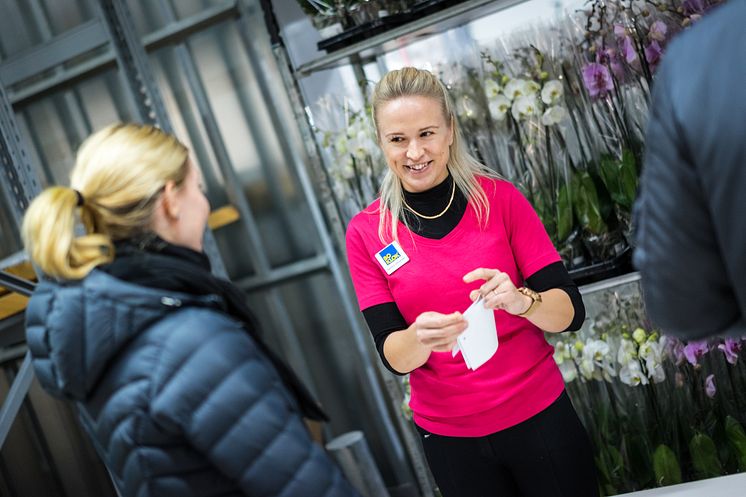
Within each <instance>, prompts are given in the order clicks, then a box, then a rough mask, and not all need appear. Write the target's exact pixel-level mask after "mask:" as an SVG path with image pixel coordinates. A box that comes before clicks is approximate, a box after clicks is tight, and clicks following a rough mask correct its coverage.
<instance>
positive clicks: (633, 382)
mask: <svg viewBox="0 0 746 497" xmlns="http://www.w3.org/2000/svg"><path fill="white" fill-rule="evenodd" d="M619 379H620V380H622V383H624V384H625V385H629V386H631V387H636V386H638V385H647V384H648V378H647V376H645V374H644V373H643V372H642V367H641V366H640V362H639V361H637V360H634V361H630V362H628V363H627V364H625V365H624V367H623V368H622V369H620V370H619Z"/></svg>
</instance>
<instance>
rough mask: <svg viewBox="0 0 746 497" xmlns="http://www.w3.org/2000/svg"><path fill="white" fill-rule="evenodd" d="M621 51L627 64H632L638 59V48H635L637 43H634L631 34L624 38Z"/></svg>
mask: <svg viewBox="0 0 746 497" xmlns="http://www.w3.org/2000/svg"><path fill="white" fill-rule="evenodd" d="M621 51H622V55H623V56H624V60H626V61H627V64H631V63H633V62H634V61H636V60H637V50H635V44H634V43H632V38H630V37H629V36H625V37H624V38H622V46H621Z"/></svg>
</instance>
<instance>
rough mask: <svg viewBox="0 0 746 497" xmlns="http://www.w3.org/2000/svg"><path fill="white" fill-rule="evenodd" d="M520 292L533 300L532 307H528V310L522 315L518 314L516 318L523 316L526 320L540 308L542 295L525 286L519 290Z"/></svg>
mask: <svg viewBox="0 0 746 497" xmlns="http://www.w3.org/2000/svg"><path fill="white" fill-rule="evenodd" d="M518 291H519V292H521V293H522V294H523V295H525V296H527V297H530V298H531V305H530V306H528V309H526V310H525V311H523V312H522V313H520V314H516V316H521V317H524V318H525V317H528V315H529V314H531V313H532V312H534V311H535V310H536V308H537V307H539V304H541V294H540V293H539V292H535V291H533V290H531V289H530V288H528V287H525V286H522V287H521V288H519V289H518Z"/></svg>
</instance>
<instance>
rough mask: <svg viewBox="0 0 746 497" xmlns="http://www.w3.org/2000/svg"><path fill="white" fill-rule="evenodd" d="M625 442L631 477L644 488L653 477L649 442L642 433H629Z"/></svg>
mask: <svg viewBox="0 0 746 497" xmlns="http://www.w3.org/2000/svg"><path fill="white" fill-rule="evenodd" d="M625 442H626V445H627V447H626V449H627V463H628V464H629V467H630V473H631V477H632V478H633V480H634V481H635V482H636V483H637V484H638V485H639V486H640V487H641V488H646V487H647V486H648V485H649V484H650V483H652V480H653V478H654V477H655V475H654V474H653V473H652V467H653V461H652V460H651V457H650V456H651V453H652V450H651V448H650V444H649V442H648V440H647V438H646V437H645V436H643V435H630V436H629V437H628V438H626V440H625Z"/></svg>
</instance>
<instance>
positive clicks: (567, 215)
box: [557, 184, 572, 243]
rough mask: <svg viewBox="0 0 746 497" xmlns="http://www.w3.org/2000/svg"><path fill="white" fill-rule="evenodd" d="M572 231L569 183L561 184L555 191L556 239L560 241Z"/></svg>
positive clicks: (565, 238)
mask: <svg viewBox="0 0 746 497" xmlns="http://www.w3.org/2000/svg"><path fill="white" fill-rule="evenodd" d="M571 232H572V201H571V200H570V191H569V185H567V184H565V185H562V186H561V187H560V189H559V192H558V193H557V241H558V242H560V243H562V242H564V241H565V240H567V238H568V237H569V236H570V233H571Z"/></svg>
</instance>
